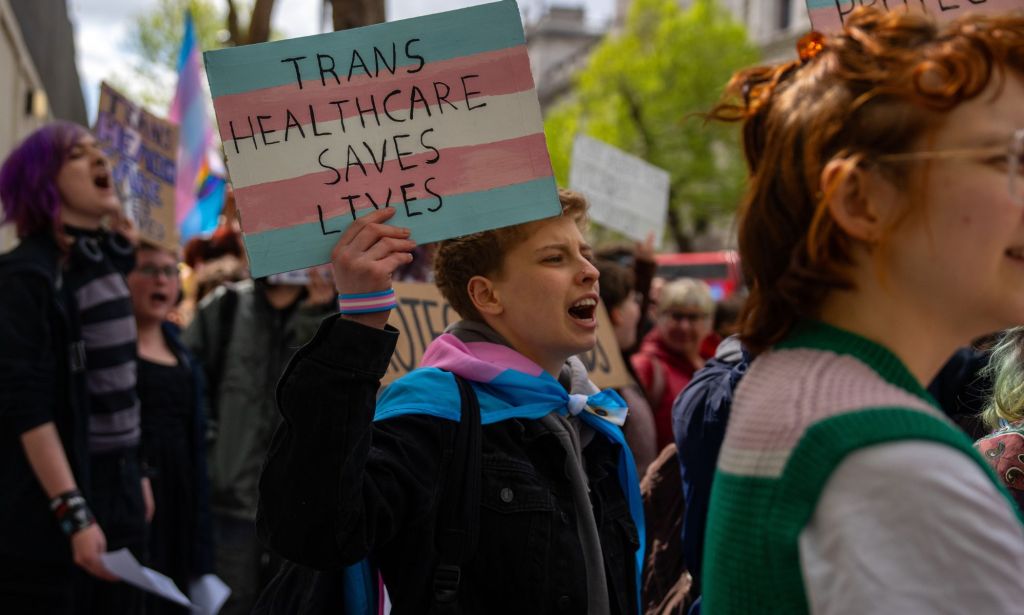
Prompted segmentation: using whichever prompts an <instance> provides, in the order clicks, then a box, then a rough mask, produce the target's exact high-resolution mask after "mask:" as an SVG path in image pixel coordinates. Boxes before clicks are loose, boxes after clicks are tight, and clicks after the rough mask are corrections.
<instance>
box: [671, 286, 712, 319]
mask: <svg viewBox="0 0 1024 615" xmlns="http://www.w3.org/2000/svg"><path fill="white" fill-rule="evenodd" d="M690 306H693V307H697V308H700V310H701V311H703V312H704V313H705V314H707V315H708V316H710V315H711V313H712V312H713V311H714V310H715V300H714V299H712V298H711V287H709V286H708V285H707V283H706V282H704V281H703V280H697V279H695V278H679V279H678V280H673V281H672V282H669V283H668V284H666V285H665V287H664V288H662V289H661V296H660V297H658V313H661V314H663V313H665V312H666V311H668V310H671V309H673V308H681V307H690Z"/></svg>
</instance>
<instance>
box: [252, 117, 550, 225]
mask: <svg viewBox="0 0 1024 615" xmlns="http://www.w3.org/2000/svg"><path fill="white" fill-rule="evenodd" d="M387 143H388V152H389V158H391V159H390V160H388V162H386V163H384V170H383V172H378V171H377V168H376V167H375V166H374V165H373V163H372V162H370V161H369V155H368V154H367V153H366V152H361V153H362V154H365V155H363V156H362V158H364V159H366V161H365V162H364V165H365V167H366V171H367V174H368V175H367V176H364V175H363V172H362V171H360V170H359V167H357V166H352V167H349V168H348V172H349V181H348V182H346V181H345V171H346V169H345V167H341V168H339V169H338V171H337V175H335V172H334V171H329V170H323V171H319V172H317V173H311V174H308V175H303V176H301V177H295V178H292V179H285V180H281V181H276V182H266V183H263V184H257V185H255V186H247V187H245V188H239V189H238V190H236V191H235V196H236V197H237V199H238V202H239V203H241V204H243V206H244V215H243V216H242V230H243V231H245V232H246V233H260V232H263V231H268V230H273V229H276V228H283V227H288V226H295V225H297V224H304V223H309V222H316V221H317V220H318V219H319V212H318V211H317V208H316V206H317V205H318V204H319V205H320V206H321V208H322V211H323V216H324V219H327V218H332V217H335V216H338V215H340V214H345V213H351V211H352V207H355V209H356V210H361V209H368V208H370V207H373V203H372V202H371V201H370V198H372V199H373V200H374V201H375V202H376V203H377V205H384V203H385V202H386V201H387V200H388V190H389V189H390V191H391V198H390V202H391V204H392V205H396V206H400V205H402V204H403V200H402V192H401V186H402V185H403V184H412V187H411V188H407V189H406V195H407V196H408V197H409V198H416V199H423V202H422V204H417V206H416V207H417V208H419V209H425V208H428V207H434V206H436V203H437V197H436V196H434V195H439V196H440V197H441V198H442V199H443V198H444V197H445V196H450V195H454V194H462V193H468V192H481V191H484V190H489V189H491V188H495V187H498V186H504V185H511V184H519V183H523V182H527V181H530V180H534V179H540V178H543V177H550V176H551V161H550V159H549V158H548V150H547V146H546V144H545V141H544V133H536V134H532V135H527V136H525V137H519V138H516V139H508V140H506V141H497V142H494V143H485V144H483V145H470V146H466V147H451V148H448V149H444V150H441V151H440V152H432V151H427V152H424V153H422V154H417V155H415V156H409V157H403V158H402V160H401V164H402V165H404V166H405V168H406V169H407V170H405V171H402V170H401V168H400V167H399V164H400V163H399V161H398V160H396V159H394V156H393V152H394V148H393V145H392V144H391V142H390V141H389V142H387ZM360 145H361V144H360ZM344 156H345V152H344V151H342V150H339V151H338V152H337V153H336V154H335V155H334V156H333V157H331V158H329V160H330V161H331V162H332V163H344V162H345V158H344ZM377 157H378V158H379V157H380V152H379V151H378V152H377ZM431 160H436V162H434V163H430V161H431ZM413 165H415V168H412V167H413ZM339 176H340V181H338V183H336V184H334V185H327V184H326V183H325V182H328V181H333V180H335V179H338V177H339ZM428 182H429V183H428ZM431 192H433V194H431ZM298 194H301V195H303V199H304V201H303V202H301V203H297V202H295V195H298ZM367 194H369V195H370V196H369V197H367V196H366V195H367ZM346 195H357V198H355V199H353V200H352V202H351V206H350V205H349V201H348V200H347V199H345V198H344V197H345V196H346Z"/></svg>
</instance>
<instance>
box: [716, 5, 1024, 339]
mask: <svg viewBox="0 0 1024 615" xmlns="http://www.w3.org/2000/svg"><path fill="white" fill-rule="evenodd" d="M1007 73H1011V74H1013V75H1014V76H1016V77H1018V78H1024V18H1021V17H984V16H969V17H966V18H961V19H959V20H957V21H954V22H952V23H950V24H947V25H945V26H938V25H936V24H935V22H933V21H931V20H930V19H928V18H927V17H924V16H920V15H915V14H907V13H900V12H891V13H889V12H884V11H881V10H877V9H871V8H866V7H865V8H860V9H858V10H856V11H855V12H854V13H853V14H852V15H851V16H850V17H849V19H847V21H846V25H845V28H844V31H843V32H842V33H840V34H837V35H835V36H830V37H827V38H826V39H825V42H824V50H823V51H821V52H820V53H818V54H817V56H815V57H814V58H812V59H810V60H809V61H808V62H806V63H803V62H801V61H799V60H797V61H793V62H789V63H785V64H780V65H776V66H761V67H756V68H750V69H746V70H743V71H740V72H738V73H736V74H735V75H733V77H732V79H731V81H730V82H729V85H728V86H727V88H726V94H725V97H724V98H723V101H722V102H720V103H719V105H718V106H716V107H715V108H714V109H713V110H712V111H711V112H710V114H709V117H710V118H712V119H716V120H721V121H730V122H742V123H743V142H744V150H745V154H746V160H747V166H748V171H749V183H748V188H747V193H746V195H745V196H744V199H743V201H742V203H741V205H740V208H739V213H738V234H739V249H740V254H741V257H742V262H743V267H744V270H745V273H746V275H747V278H748V280H749V281H750V284H751V292H750V296H749V299H748V300H747V303H746V306H745V308H744V312H743V315H742V317H741V322H742V338H743V341H744V343H745V344H746V345H747V347H748V348H749V349H750V350H751V351H752V352H754V353H758V352H761V351H763V350H764V349H766V348H768V347H769V346H772V345H773V344H775V343H777V342H778V341H780V340H781V339H782V338H783V337H785V335H786V334H787V333H788V332H789V330H790V329H791V328H792V326H793V325H794V324H795V323H796V322H797V320H799V319H801V318H814V317H816V315H817V312H818V310H819V309H820V307H821V304H822V302H823V301H824V299H825V297H826V296H827V295H828V294H829V293H830V292H832V291H834V290H837V289H849V288H852V286H853V284H852V282H851V280H850V279H849V277H848V275H846V274H845V273H844V272H845V271H846V270H847V268H848V267H849V266H850V265H851V264H853V263H852V260H853V250H852V248H853V247H854V242H855V240H854V239H853V238H851V237H850V236H848V235H847V234H845V233H844V231H843V230H842V229H841V228H840V227H839V226H838V225H837V224H836V223H835V221H834V220H833V219H832V217H831V216H830V214H829V211H828V208H827V205H826V204H827V202H828V199H829V196H830V195H831V193H832V191H834V190H836V189H837V188H838V187H839V186H840V185H842V184H843V182H844V181H845V179H846V176H847V175H848V174H849V173H850V172H851V171H853V170H854V169H855V168H857V167H858V166H860V165H862V164H869V163H871V162H872V161H873V160H874V159H875V158H876V157H878V156H881V155H884V154H889V153H898V152H904V151H907V150H908V148H909V147H910V146H911V145H912V144H913V143H915V142H916V141H918V140H919V139H922V138H926V137H927V136H928V134H929V133H930V132H931V131H934V130H935V129H936V128H938V127H939V126H940V125H941V123H942V121H943V118H944V116H945V114H946V113H947V112H949V111H950V110H952V109H954V108H955V107H957V106H958V105H960V104H962V103H963V102H965V101H968V100H971V99H973V98H975V97H977V96H979V95H981V94H982V93H983V92H984V91H985V90H986V88H988V87H989V84H990V83H995V84H996V85H997V86H998V84H999V83H1002V82H1003V80H1005V79H1006V78H1007ZM993 80H995V81H994V82H993ZM831 160H840V161H842V165H843V172H841V173H838V174H836V177H835V178H834V180H833V181H831V182H830V185H827V186H822V185H821V175H822V170H823V169H824V168H825V165H826V164H827V163H829V162H830V161H831ZM878 169H879V171H880V172H882V173H884V174H885V175H886V177H887V178H889V179H890V180H891V181H892V182H893V183H894V185H897V186H900V187H905V186H906V182H907V181H908V180H907V176H906V175H898V174H896V173H895V172H890V170H889V169H886V168H885V167H883V166H879V167H878ZM893 171H894V170H893ZM915 206H916V205H915V201H913V199H908V204H907V206H906V209H905V211H904V212H902V215H901V216H898V217H897V219H895V220H894V221H893V222H892V224H891V226H890V229H889V230H890V232H891V231H892V229H893V228H895V227H896V226H897V225H898V224H899V223H900V222H901V221H902V220H904V219H906V215H907V214H909V213H910V212H911V211H913V209H914V208H915ZM885 239H886V238H885V237H883V239H882V242H881V244H880V245H881V250H880V253H883V254H884V247H885Z"/></svg>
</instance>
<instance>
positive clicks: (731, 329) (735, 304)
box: [700, 293, 744, 360]
mask: <svg viewBox="0 0 1024 615" xmlns="http://www.w3.org/2000/svg"><path fill="white" fill-rule="evenodd" d="M743 299H744V295H742V294H740V293H733V294H732V295H731V296H729V297H726V298H725V299H722V300H721V301H717V302H716V303H715V314H714V317H713V318H712V321H711V322H712V324H711V333H709V334H708V336H707V337H705V338H704V339H703V340H702V341H701V343H700V356H701V358H703V359H705V360H706V359H710V358H711V357H713V356H715V351H716V350H717V349H718V345H719V344H720V343H722V340H724V339H725V338H727V337H729V336H730V335H735V334H736V333H739V330H740V312H741V311H742V309H743Z"/></svg>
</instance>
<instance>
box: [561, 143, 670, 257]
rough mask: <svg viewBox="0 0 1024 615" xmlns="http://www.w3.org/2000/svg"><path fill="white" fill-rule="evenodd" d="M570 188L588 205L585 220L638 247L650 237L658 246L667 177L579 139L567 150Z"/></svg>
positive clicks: (663, 172)
mask: <svg viewBox="0 0 1024 615" xmlns="http://www.w3.org/2000/svg"><path fill="white" fill-rule="evenodd" d="M569 186H570V187H571V188H572V189H573V190H578V191H580V192H582V193H583V194H584V195H586V197H587V202H588V203H590V217H591V218H593V219H594V220H596V221H597V222H600V223H601V224H603V225H605V226H607V227H609V228H613V229H615V230H618V231H622V232H623V233H625V234H626V236H628V237H632V238H633V239H635V240H637V241H643V240H644V239H646V238H647V236H648V235H649V234H651V233H653V234H654V238H655V241H656V242H657V245H659V246H660V245H661V237H662V235H663V234H664V229H665V214H666V213H668V189H669V173H668V171H666V170H664V169H661V168H659V167H656V166H654V165H653V164H650V163H649V162H647V161H646V160H643V159H642V158H637V157H636V156H634V155H632V154H629V153H626V152H624V151H622V150H620V149H619V148H617V147H613V146H611V145H608V144H607V143H603V142H601V141H598V140H597V139H591V138H590V137H587V136H584V135H580V136H578V137H576V140H575V141H574V142H573V146H572V168H571V170H570V172H569Z"/></svg>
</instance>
